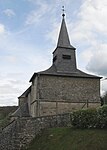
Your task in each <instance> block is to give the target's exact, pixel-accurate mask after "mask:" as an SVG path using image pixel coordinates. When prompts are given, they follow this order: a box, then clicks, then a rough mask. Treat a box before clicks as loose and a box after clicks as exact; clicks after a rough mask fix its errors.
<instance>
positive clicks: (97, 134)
mask: <svg viewBox="0 0 107 150" xmlns="http://www.w3.org/2000/svg"><path fill="white" fill-rule="evenodd" d="M28 150H107V129H105V130H103V129H102V130H101V129H90V130H88V129H84V130H81V129H73V128H56V129H55V128H53V129H49V130H47V131H44V132H43V134H42V135H41V136H38V137H36V138H35V140H34V141H33V142H32V143H31V145H30V147H29V149H28Z"/></svg>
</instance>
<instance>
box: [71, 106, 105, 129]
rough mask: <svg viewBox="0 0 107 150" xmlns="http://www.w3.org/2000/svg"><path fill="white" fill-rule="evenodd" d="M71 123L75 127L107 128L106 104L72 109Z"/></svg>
mask: <svg viewBox="0 0 107 150" xmlns="http://www.w3.org/2000/svg"><path fill="white" fill-rule="evenodd" d="M71 123H72V125H73V126H74V127H76V128H107V105H104V106H102V107H99V108H97V109H95V108H94V109H84V110H78V111H74V112H73V113H72V114H71Z"/></svg>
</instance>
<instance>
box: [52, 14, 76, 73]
mask: <svg viewBox="0 0 107 150" xmlns="http://www.w3.org/2000/svg"><path fill="white" fill-rule="evenodd" d="M75 50H76V48H75V47H73V46H72V45H71V44H70V40H69V36H68V31H67V27H66V23H65V13H64V12H63V14H62V23H61V28H60V33H59V37H58V43H57V47H56V49H55V50H54V52H53V64H54V65H55V67H56V70H57V72H63V73H73V72H76V70H77V67H76V56H75Z"/></svg>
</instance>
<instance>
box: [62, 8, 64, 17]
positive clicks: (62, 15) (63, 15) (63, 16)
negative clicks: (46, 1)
mask: <svg viewBox="0 0 107 150" xmlns="http://www.w3.org/2000/svg"><path fill="white" fill-rule="evenodd" d="M62 16H63V17H65V8H64V6H62Z"/></svg>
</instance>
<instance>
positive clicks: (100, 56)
mask: <svg viewBox="0 0 107 150" xmlns="http://www.w3.org/2000/svg"><path fill="white" fill-rule="evenodd" d="M86 68H87V70H89V71H92V72H94V73H96V74H99V75H103V76H107V70H106V68H107V44H100V46H96V49H95V51H93V55H92V57H91V58H90V60H89V62H88V64H87V66H86Z"/></svg>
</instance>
